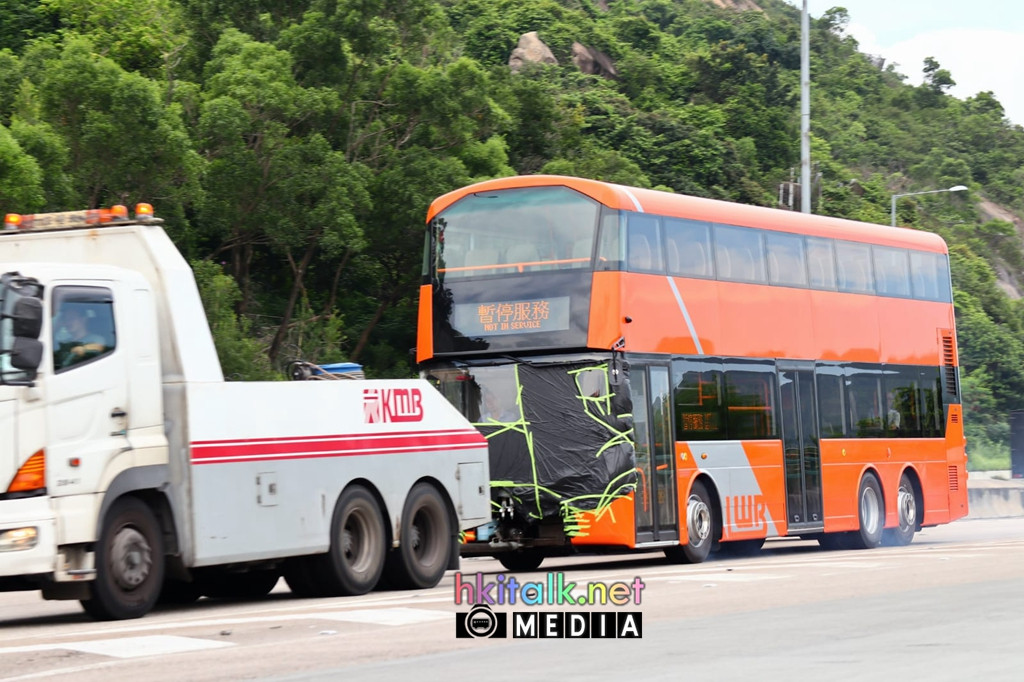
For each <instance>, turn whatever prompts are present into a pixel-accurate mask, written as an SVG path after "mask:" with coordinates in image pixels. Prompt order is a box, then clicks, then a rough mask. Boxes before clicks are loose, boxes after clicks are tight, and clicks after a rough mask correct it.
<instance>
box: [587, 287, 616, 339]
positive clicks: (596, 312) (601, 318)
mask: <svg viewBox="0 0 1024 682" xmlns="http://www.w3.org/2000/svg"><path fill="white" fill-rule="evenodd" d="M621 278H622V273H619V272H595V273H594V277H593V290H592V292H591V295H590V321H589V323H588V325H587V328H588V332H587V346H588V347H590V348H611V347H612V346H613V345H614V344H615V342H616V341H617V340H618V339H619V337H620V336H622V312H621V304H622V302H621V301H620V300H619V292H620V287H621V281H620V280H621Z"/></svg>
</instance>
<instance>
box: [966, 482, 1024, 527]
mask: <svg viewBox="0 0 1024 682" xmlns="http://www.w3.org/2000/svg"><path fill="white" fill-rule="evenodd" d="M967 505H968V510H969V512H968V514H967V518H969V519H996V518H1004V517H1009V516H1024V478H1010V472H1009V471H972V472H970V474H969V475H968V477H967Z"/></svg>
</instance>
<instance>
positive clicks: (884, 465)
mask: <svg viewBox="0 0 1024 682" xmlns="http://www.w3.org/2000/svg"><path fill="white" fill-rule="evenodd" d="M427 224H428V234H427V243H426V248H425V257H424V271H423V282H422V286H421V292H420V307H419V319H418V344H417V349H416V356H417V361H418V362H419V363H420V368H421V372H422V374H423V375H424V376H425V377H426V378H428V379H429V380H430V381H431V382H433V383H434V384H435V385H436V386H437V387H438V388H439V389H440V390H441V391H442V392H443V393H444V394H445V395H446V396H447V398H448V399H449V400H450V401H451V402H453V403H454V404H455V405H456V406H457V407H458V408H459V409H460V410H461V411H462V412H463V414H465V415H466V416H467V417H468V418H469V419H470V421H472V422H474V424H475V425H476V426H477V428H479V429H480V431H481V432H482V433H483V434H484V435H485V437H486V438H487V439H488V443H489V449H490V462H491V486H492V505H493V511H494V517H493V522H492V523H491V524H489V525H487V526H483V527H480V528H477V529H476V530H475V531H474V532H471V533H469V534H468V535H467V536H466V538H465V541H464V543H463V545H462V552H463V554H464V555H470V554H479V555H491V556H495V557H497V558H498V559H499V560H501V562H502V563H503V564H504V565H505V566H506V567H507V568H509V569H510V570H530V569H533V568H536V567H538V566H539V565H540V563H541V561H542V560H543V558H544V557H545V556H551V555H557V554H563V553H568V552H575V551H584V550H586V551H599V552H606V551H621V550H629V549H635V550H649V549H652V548H658V549H661V550H663V551H664V552H665V554H666V555H667V556H668V557H669V558H670V559H672V560H675V561H680V562H693V563H696V562H700V561H703V560H704V559H706V558H707V557H708V555H709V552H710V551H712V549H721V550H734V551H736V550H739V551H751V550H753V551H756V550H757V549H759V548H760V547H761V546H762V544H763V543H764V540H765V539H766V538H771V537H778V536H799V537H802V538H815V539H817V540H818V541H819V542H820V544H821V545H822V546H824V547H837V548H838V547H846V548H855V547H856V548H872V547H875V546H877V545H879V544H880V543H882V542H887V543H891V544H907V543H909V542H911V540H912V539H913V537H914V534H915V532H916V531H917V530H919V529H920V528H921V527H923V526H932V525H936V524H942V523H947V522H950V521H953V520H954V519H957V518H960V517H962V516H965V515H966V514H967V490H966V480H967V474H966V461H967V460H966V453H965V449H964V445H965V441H964V435H963V424H962V410H961V405H960V395H959V393H960V391H959V385H958V363H957V353H956V334H955V328H954V315H953V303H952V294H951V283H950V275H949V260H948V252H947V249H946V245H945V243H944V242H943V240H942V239H941V238H940V237H938V236H937V235H935V234H931V233H928V232H921V231H916V230H911V229H902V228H892V227H887V226H881V225H874V224H866V223H859V222H854V221H850V220H842V219H838V218H830V217H824V216H813V215H807V214H801V213H793V212H789V211H782V210H776V209H768V208H761V207H756V206H747V205H741V204H733V203H729V202H723V201H715V200H710V199H703V198H697V197H692V196H685V195H679V194H672V193H667V192H660V191H654V190H648V189H639V188H631V187H624V186H620V185H614V184H609V183H605V182H598V181H593V180H585V179H579V178H570V177H560V176H543V175H535V176H520V177H510V178H502V179H498V180H490V181H486V182H481V183H478V184H474V185H471V186H469V187H465V188H462V189H459V190H456V191H454V192H451V193H449V194H446V195H444V196H442V197H440V198H438V199H436V200H435V201H434V202H433V203H432V204H431V206H430V210H429V213H428V215H427Z"/></svg>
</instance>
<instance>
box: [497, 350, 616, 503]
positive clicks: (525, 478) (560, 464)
mask: <svg viewBox="0 0 1024 682" xmlns="http://www.w3.org/2000/svg"><path fill="white" fill-rule="evenodd" d="M622 375H623V377H624V378H623V381H622V382H621V383H620V385H618V386H612V385H611V382H610V381H609V372H608V363H607V362H605V363H594V362H593V361H589V362H581V363H575V364H559V365H527V364H520V365H517V366H516V388H517V391H518V396H517V403H518V405H519V407H520V408H521V411H520V410H516V412H517V414H516V415H515V421H501V422H497V421H494V420H490V421H488V422H485V423H483V424H478V427H479V428H480V430H481V431H482V432H483V433H484V435H485V436H486V437H487V439H488V443H489V446H490V463H491V481H492V489H493V490H494V491H495V492H498V491H499V490H501V489H504V490H506V491H510V492H511V493H512V496H513V501H514V503H515V507H516V511H517V512H518V513H519V514H520V515H521V516H522V517H524V518H527V519H541V518H550V517H555V516H557V517H562V518H564V519H569V518H571V517H572V515H573V513H574V512H577V511H582V510H600V509H602V508H603V507H605V506H607V505H608V504H610V503H611V502H612V500H614V499H615V498H617V497H621V496H623V495H626V494H628V493H629V492H630V491H632V490H633V489H634V488H635V485H636V474H635V467H636V462H635V457H634V452H633V440H632V439H633V431H632V429H633V419H632V414H631V411H632V410H631V404H630V398H629V384H628V381H627V380H625V371H623V372H622ZM520 415H521V416H520Z"/></svg>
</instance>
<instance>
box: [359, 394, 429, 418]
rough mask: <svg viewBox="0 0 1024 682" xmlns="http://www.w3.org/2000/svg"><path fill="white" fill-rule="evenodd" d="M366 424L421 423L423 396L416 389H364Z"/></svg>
mask: <svg viewBox="0 0 1024 682" xmlns="http://www.w3.org/2000/svg"><path fill="white" fill-rule="evenodd" d="M363 414H364V415H365V417H366V423H367V424H379V423H381V422H418V421H423V394H422V393H421V392H420V389H418V388H364V389H363Z"/></svg>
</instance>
